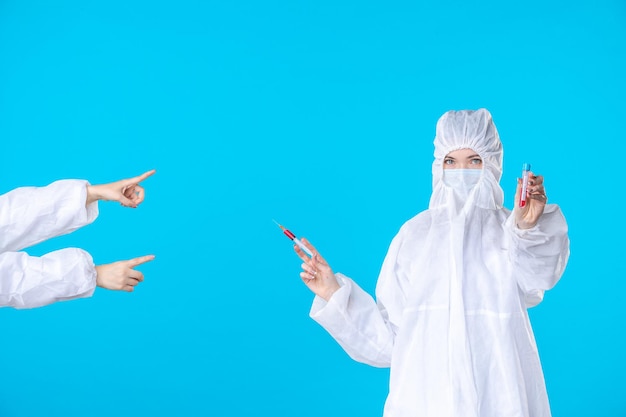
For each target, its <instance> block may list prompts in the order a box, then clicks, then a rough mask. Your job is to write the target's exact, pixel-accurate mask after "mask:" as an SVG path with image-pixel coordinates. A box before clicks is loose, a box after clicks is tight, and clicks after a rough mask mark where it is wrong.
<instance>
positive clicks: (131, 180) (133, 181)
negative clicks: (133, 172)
mask: <svg viewBox="0 0 626 417" xmlns="http://www.w3.org/2000/svg"><path fill="white" fill-rule="evenodd" d="M155 172H156V169H152V170H150V171H147V172H144V173H143V174H141V175H138V176H136V177H133V178H129V179H127V180H126V181H127V182H128V183H130V184H139V183H140V182H141V181H143V180H145V179H146V178H148V177H150V176H151V175H154V173H155Z"/></svg>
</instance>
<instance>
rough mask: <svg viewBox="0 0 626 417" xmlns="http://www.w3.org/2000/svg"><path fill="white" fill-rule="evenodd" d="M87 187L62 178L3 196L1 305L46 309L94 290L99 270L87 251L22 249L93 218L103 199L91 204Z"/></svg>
mask: <svg viewBox="0 0 626 417" xmlns="http://www.w3.org/2000/svg"><path fill="white" fill-rule="evenodd" d="M87 185H88V183H87V182H86V181H81V180H62V181H56V182H54V183H52V184H50V185H48V186H47V187H23V188H17V189H15V190H13V191H10V192H8V193H7V194H4V195H2V196H0V307H6V306H10V307H15V308H32V307H40V306H43V305H46V304H51V303H53V302H55V301H61V300H69V299H74V298H80V297H89V296H91V295H92V294H93V292H94V289H95V287H96V269H95V265H94V263H93V260H92V259H91V256H90V255H89V254H88V253H87V252H85V251H84V250H81V249H77V248H67V249H62V250H58V251H54V252H51V253H48V254H46V255H44V256H42V257H34V256H29V255H28V254H27V253H25V252H17V251H20V250H22V249H24V248H26V247H29V246H33V245H35V244H37V243H39V242H42V241H44V240H46V239H50V238H52V237H55V236H60V235H64V234H67V233H70V232H73V231H74V230H76V229H78V228H79V227H82V226H85V225H87V224H89V223H91V222H93V221H94V220H95V219H96V217H97V216H98V203H92V204H90V205H89V206H88V207H85V202H86V200H87Z"/></svg>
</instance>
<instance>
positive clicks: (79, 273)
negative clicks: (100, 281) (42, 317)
mask: <svg viewBox="0 0 626 417" xmlns="http://www.w3.org/2000/svg"><path fill="white" fill-rule="evenodd" d="M95 287H96V269H95V265H94V263H93V260H92V258H91V255H89V254H88V253H87V252H85V251H84V250H82V249H77V248H67V249H61V250H58V251H54V252H50V253H48V254H46V255H44V256H42V257H35V256H29V255H28V254H27V253H25V252H6V253H3V254H0V306H9V307H14V308H18V309H24V308H34V307H41V306H44V305H48V304H52V303H54V302H57V301H64V300H71V299H76V298H83V297H90V296H91V295H92V294H93V292H94V290H95Z"/></svg>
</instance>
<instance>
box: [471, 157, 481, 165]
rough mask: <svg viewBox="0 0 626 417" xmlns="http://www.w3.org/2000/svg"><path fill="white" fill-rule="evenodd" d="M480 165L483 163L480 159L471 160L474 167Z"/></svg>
mask: <svg viewBox="0 0 626 417" xmlns="http://www.w3.org/2000/svg"><path fill="white" fill-rule="evenodd" d="M482 163H483V160H482V159H480V158H474V159H472V164H474V165H480V164H482Z"/></svg>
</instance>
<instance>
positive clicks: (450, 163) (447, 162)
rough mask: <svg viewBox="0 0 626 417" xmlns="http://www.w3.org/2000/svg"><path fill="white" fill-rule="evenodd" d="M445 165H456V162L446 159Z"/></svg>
mask: <svg viewBox="0 0 626 417" xmlns="http://www.w3.org/2000/svg"><path fill="white" fill-rule="evenodd" d="M443 163H444V164H446V165H452V164H453V163H454V160H453V159H444V160H443Z"/></svg>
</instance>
